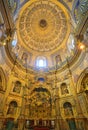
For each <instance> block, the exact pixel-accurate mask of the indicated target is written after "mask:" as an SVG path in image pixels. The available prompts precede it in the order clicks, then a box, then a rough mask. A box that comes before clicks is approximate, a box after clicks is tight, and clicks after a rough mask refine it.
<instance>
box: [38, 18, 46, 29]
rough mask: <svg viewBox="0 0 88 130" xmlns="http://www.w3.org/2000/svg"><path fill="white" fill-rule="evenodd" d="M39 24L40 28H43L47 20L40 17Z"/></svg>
mask: <svg viewBox="0 0 88 130" xmlns="http://www.w3.org/2000/svg"><path fill="white" fill-rule="evenodd" d="M39 25H40V27H41V28H45V27H46V26H47V21H46V20H45V19H41V20H40V22H39Z"/></svg>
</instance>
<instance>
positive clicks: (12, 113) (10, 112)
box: [7, 101, 18, 115]
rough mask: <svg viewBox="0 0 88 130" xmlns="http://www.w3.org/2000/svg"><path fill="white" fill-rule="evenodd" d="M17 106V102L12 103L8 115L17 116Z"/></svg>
mask: <svg viewBox="0 0 88 130" xmlns="http://www.w3.org/2000/svg"><path fill="white" fill-rule="evenodd" d="M17 106H18V105H17V102H16V101H11V102H10V103H9V106H8V111H7V115H9V114H10V115H16V111H17Z"/></svg>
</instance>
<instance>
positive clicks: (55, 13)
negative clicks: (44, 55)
mask: <svg viewBox="0 0 88 130" xmlns="http://www.w3.org/2000/svg"><path fill="white" fill-rule="evenodd" d="M68 19H69V15H68V13H67V10H66V9H65V8H64V6H63V5H62V4H61V3H59V2H56V1H52V0H49V1H47V0H44V1H41V0H39V1H38V0H37V1H33V2H28V3H27V4H26V5H25V6H24V7H23V8H22V10H21V13H20V16H19V20H18V23H17V24H18V25H17V28H19V29H18V35H19V36H18V38H19V39H20V41H21V44H25V45H26V47H27V48H28V49H33V50H34V51H39V52H47V51H51V50H52V51H54V50H56V49H57V48H59V46H60V45H61V44H62V42H65V41H66V39H67V38H68V35H69V32H70V27H69V26H68V24H69V21H68Z"/></svg>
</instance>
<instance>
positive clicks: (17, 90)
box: [13, 80, 22, 94]
mask: <svg viewBox="0 0 88 130" xmlns="http://www.w3.org/2000/svg"><path fill="white" fill-rule="evenodd" d="M21 86H22V84H21V82H20V81H18V80H17V81H16V82H15V83H14V87H13V92H15V93H18V94H19V93H20V91H21Z"/></svg>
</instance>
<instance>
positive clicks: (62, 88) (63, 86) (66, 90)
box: [60, 83, 69, 95]
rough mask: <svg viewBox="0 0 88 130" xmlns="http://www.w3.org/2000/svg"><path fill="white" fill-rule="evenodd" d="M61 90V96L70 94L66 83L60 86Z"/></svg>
mask: <svg viewBox="0 0 88 130" xmlns="http://www.w3.org/2000/svg"><path fill="white" fill-rule="evenodd" d="M60 88H61V95H64V94H69V90H68V86H67V84H66V83H62V84H61V85H60Z"/></svg>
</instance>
